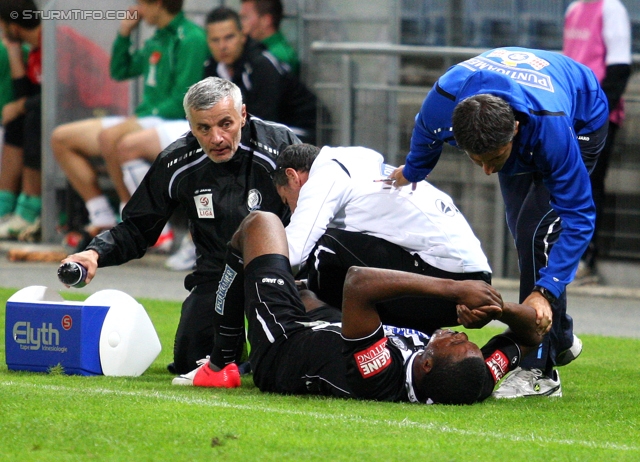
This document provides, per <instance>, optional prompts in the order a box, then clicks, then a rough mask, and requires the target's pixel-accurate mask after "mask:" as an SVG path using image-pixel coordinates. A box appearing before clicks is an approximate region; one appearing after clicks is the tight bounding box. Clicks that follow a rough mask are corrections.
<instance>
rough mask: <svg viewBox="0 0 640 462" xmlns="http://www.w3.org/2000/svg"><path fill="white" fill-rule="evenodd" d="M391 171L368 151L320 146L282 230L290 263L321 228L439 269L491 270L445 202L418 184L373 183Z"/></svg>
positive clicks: (455, 212)
mask: <svg viewBox="0 0 640 462" xmlns="http://www.w3.org/2000/svg"><path fill="white" fill-rule="evenodd" d="M391 171H393V167H392V166H389V165H386V164H385V163H384V159H383V157H382V155H381V154H379V153H378V152H376V151H373V150H371V149H368V148H364V147H335V148H334V147H328V146H325V147H323V148H322V150H321V151H320V153H319V154H318V156H317V157H316V159H315V161H314V162H313V165H312V166H311V170H310V172H309V179H308V181H307V182H306V183H305V184H304V185H303V186H302V189H301V190H300V196H299V198H298V203H297V207H296V210H295V212H294V213H293V215H292V217H291V222H290V224H289V226H287V228H286V232H287V239H288V241H289V259H290V261H291V265H292V266H297V265H300V264H301V263H303V262H304V261H306V259H307V257H308V255H309V253H310V252H311V250H312V249H313V247H314V245H315V243H316V242H317V241H318V239H320V237H321V236H322V235H323V234H324V232H325V231H326V229H327V228H338V229H342V230H345V231H352V232H362V233H365V234H368V235H371V236H376V237H379V238H381V239H385V240H387V241H389V242H392V243H394V244H397V245H399V246H401V247H403V248H404V249H405V250H407V251H409V252H411V253H413V254H416V253H417V254H418V255H419V256H420V258H421V259H422V260H423V261H425V262H427V263H428V264H430V265H432V266H434V267H436V268H439V269H442V270H445V271H449V272H452V273H470V272H477V271H486V272H491V268H490V267H489V263H488V261H487V257H486V256H485V254H484V252H483V251H482V248H481V246H480V241H479V240H478V238H477V237H476V236H475V234H474V233H473V231H472V230H471V227H470V226H469V223H467V221H466V219H465V218H464V217H463V216H462V214H461V213H460V211H459V210H458V209H457V208H456V206H455V205H454V204H453V201H452V199H451V198H450V197H449V196H448V195H447V194H445V193H444V192H442V191H440V190H438V189H437V188H435V187H434V186H433V185H431V184H430V183H428V182H426V181H421V182H419V183H418V184H417V186H416V189H415V191H411V186H405V187H404V188H400V189H396V188H394V187H392V186H390V185H388V184H386V183H383V182H376V181H374V180H379V179H381V178H386V177H388V175H389V173H390V172H391Z"/></svg>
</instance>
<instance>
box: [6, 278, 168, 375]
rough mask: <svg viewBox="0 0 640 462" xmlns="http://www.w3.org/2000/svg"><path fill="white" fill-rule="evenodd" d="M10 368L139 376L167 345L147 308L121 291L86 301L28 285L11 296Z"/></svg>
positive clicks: (8, 312)
mask: <svg viewBox="0 0 640 462" xmlns="http://www.w3.org/2000/svg"><path fill="white" fill-rule="evenodd" d="M5 347H6V353H7V354H6V361H7V367H8V368H9V369H11V370H19V371H34V372H47V371H48V370H49V369H50V368H52V367H55V366H57V365H60V366H62V367H63V369H64V372H65V373H66V374H79V375H107V376H129V377H137V376H139V375H141V374H142V373H144V371H146V370H147V368H148V367H149V366H150V365H151V363H153V361H154V360H155V359H156V358H157V357H158V354H160V351H161V350H162V346H161V345H160V339H159V338H158V334H157V332H156V330H155V328H154V327H153V323H152V322H151V319H150V318H149V315H148V314H147V312H146V311H145V309H144V307H143V306H142V305H141V304H140V303H138V302H137V301H136V300H135V299H134V298H133V297H131V296H130V295H127V294H126V293H124V292H120V291H118V290H112V289H107V290H101V291H98V292H96V293H94V294H91V295H90V296H89V297H87V299H86V300H85V301H84V302H74V301H67V300H64V299H63V298H62V296H61V295H60V294H58V293H57V292H55V291H53V290H51V289H48V288H47V287H44V286H29V287H25V288H24V289H21V290H19V291H18V292H16V293H15V294H13V295H12V296H11V297H10V298H9V300H7V307H6V322H5Z"/></svg>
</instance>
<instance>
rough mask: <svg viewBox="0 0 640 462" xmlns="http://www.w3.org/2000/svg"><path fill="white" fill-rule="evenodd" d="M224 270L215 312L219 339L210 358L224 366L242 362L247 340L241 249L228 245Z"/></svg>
mask: <svg viewBox="0 0 640 462" xmlns="http://www.w3.org/2000/svg"><path fill="white" fill-rule="evenodd" d="M224 262H225V265H224V271H223V273H222V277H221V278H220V284H219V286H218V291H217V293H216V305H215V312H214V315H213V316H214V329H215V339H214V345H213V351H212V352H211V357H210V359H209V360H210V361H211V364H213V365H214V366H216V367H219V368H223V367H224V366H226V365H227V364H229V363H232V362H239V361H240V357H241V355H242V348H243V346H244V342H245V333H244V267H243V261H242V257H241V256H239V255H238V253H237V250H235V249H233V248H232V247H231V246H230V245H227V253H226V254H225V259H224Z"/></svg>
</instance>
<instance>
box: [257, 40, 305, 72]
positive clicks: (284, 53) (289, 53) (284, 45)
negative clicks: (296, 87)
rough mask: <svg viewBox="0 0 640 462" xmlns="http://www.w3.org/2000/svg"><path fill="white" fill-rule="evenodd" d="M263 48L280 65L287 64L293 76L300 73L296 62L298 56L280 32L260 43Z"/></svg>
mask: <svg viewBox="0 0 640 462" xmlns="http://www.w3.org/2000/svg"><path fill="white" fill-rule="evenodd" d="M262 43H263V44H264V46H266V47H267V50H269V53H271V54H272V55H273V56H275V57H276V59H277V60H278V61H280V62H281V63H284V64H287V65H288V66H289V67H290V68H291V72H293V73H294V74H295V75H298V74H299V73H300V61H299V60H298V54H297V53H296V50H294V49H293V47H292V46H291V45H289V42H287V39H286V38H285V37H284V34H283V33H282V32H280V31H278V32H276V33H275V34H273V35H272V36H270V37H267V38H266V39H264V40H263V41H262Z"/></svg>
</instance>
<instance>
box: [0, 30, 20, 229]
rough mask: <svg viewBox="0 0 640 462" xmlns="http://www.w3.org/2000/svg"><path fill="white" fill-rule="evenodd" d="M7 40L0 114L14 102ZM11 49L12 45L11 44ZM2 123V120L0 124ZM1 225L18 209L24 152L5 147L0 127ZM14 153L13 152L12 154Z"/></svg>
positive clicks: (2, 51) (0, 53)
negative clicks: (8, 104) (17, 200)
mask: <svg viewBox="0 0 640 462" xmlns="http://www.w3.org/2000/svg"><path fill="white" fill-rule="evenodd" d="M5 42H6V39H4V38H3V40H2V41H0V114H2V108H4V106H5V104H7V103H10V102H11V101H13V79H12V78H11V63H10V61H9V52H8V50H7V45H5ZM9 47H11V45H10V44H9ZM1 122H2V121H1V120H0V123H1ZM0 136H1V137H2V139H1V140H0V146H2V154H0V162H1V163H0V224H1V223H4V222H5V221H7V220H8V219H9V218H11V216H12V215H11V214H12V213H13V210H14V209H15V207H16V199H17V198H18V194H19V193H20V180H21V179H22V150H21V149H19V148H17V147H15V146H11V145H6V146H5V145H4V128H3V127H2V126H0ZM11 151H13V152H11Z"/></svg>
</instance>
